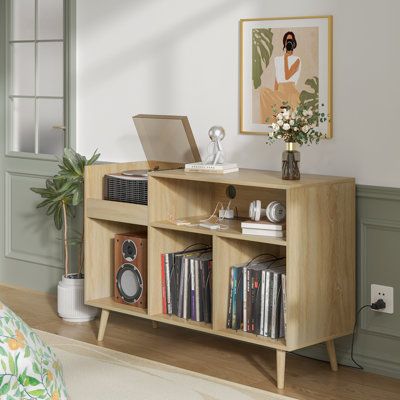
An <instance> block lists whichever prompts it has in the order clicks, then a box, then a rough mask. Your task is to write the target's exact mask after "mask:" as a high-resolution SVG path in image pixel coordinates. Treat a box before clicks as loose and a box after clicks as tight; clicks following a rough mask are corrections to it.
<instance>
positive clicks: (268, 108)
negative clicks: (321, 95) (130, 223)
mask: <svg viewBox="0 0 400 400" xmlns="http://www.w3.org/2000/svg"><path fill="white" fill-rule="evenodd" d="M282 41H283V48H282V50H283V54H282V55H280V56H277V57H275V59H274V67H275V82H274V88H273V89H270V88H267V87H261V88H260V121H261V122H268V123H271V122H274V120H275V119H274V111H273V109H276V108H278V109H279V108H280V107H281V106H282V104H284V103H285V104H286V103H287V104H288V105H289V106H290V107H291V109H295V108H296V107H297V105H298V104H299V97H300V93H299V91H298V89H297V87H296V85H297V82H298V80H299V77H300V72H301V59H300V57H298V56H296V55H295V54H294V52H295V49H296V47H297V41H296V36H295V34H294V33H293V32H291V31H289V32H286V33H285V34H284V36H283V40H282Z"/></svg>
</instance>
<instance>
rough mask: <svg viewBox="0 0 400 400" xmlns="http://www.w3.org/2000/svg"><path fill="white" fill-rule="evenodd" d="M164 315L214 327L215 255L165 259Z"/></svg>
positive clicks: (202, 252) (164, 256) (182, 254)
mask: <svg viewBox="0 0 400 400" xmlns="http://www.w3.org/2000/svg"><path fill="white" fill-rule="evenodd" d="M161 280H162V284H161V286H162V305H163V313H164V314H169V315H176V316H178V317H180V318H184V319H191V320H193V321H198V322H201V321H204V322H206V323H211V301H212V300H211V286H212V252H211V249H210V248H206V249H203V250H195V251H193V250H191V251H188V250H186V251H182V252H178V253H165V254H162V255H161Z"/></svg>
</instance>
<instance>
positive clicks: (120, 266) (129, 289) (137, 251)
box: [114, 233, 147, 308]
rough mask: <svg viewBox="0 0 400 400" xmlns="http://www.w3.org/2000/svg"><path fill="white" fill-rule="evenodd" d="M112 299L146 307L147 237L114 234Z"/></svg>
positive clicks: (134, 234)
mask: <svg viewBox="0 0 400 400" xmlns="http://www.w3.org/2000/svg"><path fill="white" fill-rule="evenodd" d="M114 247H115V263H114V298H115V301H117V302H118V303H123V304H129V305H132V306H134V307H139V308H146V307H147V235H146V233H132V234H129V233H126V234H116V235H115V239H114Z"/></svg>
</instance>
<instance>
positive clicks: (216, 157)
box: [208, 126, 225, 165]
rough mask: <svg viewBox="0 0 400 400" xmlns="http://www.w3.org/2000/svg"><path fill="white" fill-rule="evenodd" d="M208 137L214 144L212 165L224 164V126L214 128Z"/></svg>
mask: <svg viewBox="0 0 400 400" xmlns="http://www.w3.org/2000/svg"><path fill="white" fill-rule="evenodd" d="M208 137H209V138H210V139H211V141H212V142H213V143H214V150H213V160H212V161H211V164H212V165H217V164H222V163H223V162H224V152H223V151H222V146H221V141H222V139H223V138H224V137H225V129H224V128H223V127H222V126H213V127H211V128H210V130H209V131H208Z"/></svg>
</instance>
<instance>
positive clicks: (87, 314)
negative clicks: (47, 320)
mask: <svg viewBox="0 0 400 400" xmlns="http://www.w3.org/2000/svg"><path fill="white" fill-rule="evenodd" d="M83 283H84V279H83V278H81V279H72V278H66V277H65V276H63V277H62V280H61V281H60V282H59V283H58V288H57V294H58V298H57V304H58V314H59V316H60V317H61V318H62V319H64V321H68V322H87V321H91V320H92V319H94V318H95V317H96V315H97V312H98V310H97V308H94V307H90V306H87V305H85V303H84V294H83Z"/></svg>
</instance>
